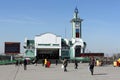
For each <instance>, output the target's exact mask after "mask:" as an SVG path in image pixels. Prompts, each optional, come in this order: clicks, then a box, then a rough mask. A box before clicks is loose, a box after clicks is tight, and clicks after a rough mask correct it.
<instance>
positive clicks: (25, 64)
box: [24, 59, 27, 70]
mask: <svg viewBox="0 0 120 80" xmlns="http://www.w3.org/2000/svg"><path fill="white" fill-rule="evenodd" d="M24 70H27V60H26V59H24Z"/></svg>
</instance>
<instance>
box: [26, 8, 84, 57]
mask: <svg viewBox="0 0 120 80" xmlns="http://www.w3.org/2000/svg"><path fill="white" fill-rule="evenodd" d="M82 21H83V20H82V19H80V18H79V16H78V9H77V8H75V10H74V16H73V19H72V20H71V23H72V38H71V40H69V39H64V38H61V37H60V36H57V35H56V34H52V33H44V34H41V35H36V36H35V38H34V40H29V39H25V43H24V49H25V54H24V57H36V56H37V57H38V58H39V59H44V58H48V59H59V58H69V59H74V58H77V57H80V54H82V53H84V52H85V47H86V43H85V42H84V41H83V40H82V32H81V31H82V27H81V22H82Z"/></svg>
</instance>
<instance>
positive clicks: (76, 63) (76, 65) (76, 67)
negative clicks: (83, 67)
mask: <svg viewBox="0 0 120 80" xmlns="http://www.w3.org/2000/svg"><path fill="white" fill-rule="evenodd" d="M75 69H78V62H77V60H75Z"/></svg>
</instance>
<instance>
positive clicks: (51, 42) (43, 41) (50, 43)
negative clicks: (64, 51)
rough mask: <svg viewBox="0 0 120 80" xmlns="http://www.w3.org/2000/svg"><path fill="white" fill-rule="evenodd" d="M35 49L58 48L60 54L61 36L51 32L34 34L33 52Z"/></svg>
mask: <svg viewBox="0 0 120 80" xmlns="http://www.w3.org/2000/svg"><path fill="white" fill-rule="evenodd" d="M37 49H59V55H61V37H60V36H56V35H55V34H52V33H45V34H41V35H37V36H35V54H36V50H37Z"/></svg>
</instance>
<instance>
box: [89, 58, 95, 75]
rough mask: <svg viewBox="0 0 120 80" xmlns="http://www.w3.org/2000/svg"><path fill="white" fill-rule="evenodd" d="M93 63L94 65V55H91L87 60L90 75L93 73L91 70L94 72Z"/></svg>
mask: <svg viewBox="0 0 120 80" xmlns="http://www.w3.org/2000/svg"><path fill="white" fill-rule="evenodd" d="M94 65H95V59H94V57H91V58H90V62H89V69H90V72H91V75H93V72H94Z"/></svg>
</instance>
